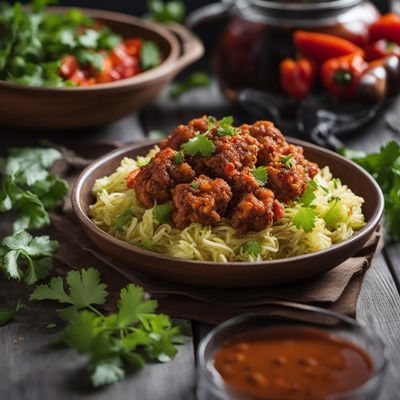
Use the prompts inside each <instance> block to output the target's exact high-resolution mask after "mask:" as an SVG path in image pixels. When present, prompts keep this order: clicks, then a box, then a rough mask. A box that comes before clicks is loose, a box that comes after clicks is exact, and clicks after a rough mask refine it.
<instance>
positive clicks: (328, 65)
mask: <svg viewBox="0 0 400 400" xmlns="http://www.w3.org/2000/svg"><path fill="white" fill-rule="evenodd" d="M367 66H368V64H367V63H366V62H365V60H364V59H363V58H362V57H361V56H360V55H359V54H350V55H348V56H343V57H338V58H332V59H330V60H327V61H325V62H324V64H323V65H322V68H321V80H322V84H323V85H324V87H325V89H327V90H328V91H329V92H330V93H332V94H334V95H336V96H338V97H343V98H349V97H354V96H355V95H356V92H357V85H358V81H359V79H360V77H361V75H362V73H363V72H364V71H365V69H366V68H367Z"/></svg>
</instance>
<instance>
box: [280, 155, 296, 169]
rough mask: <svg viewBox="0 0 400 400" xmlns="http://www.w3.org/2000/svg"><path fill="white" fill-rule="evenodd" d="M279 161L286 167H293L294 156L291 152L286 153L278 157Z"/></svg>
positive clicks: (294, 162) (294, 163)
mask: <svg viewBox="0 0 400 400" xmlns="http://www.w3.org/2000/svg"><path fill="white" fill-rule="evenodd" d="M279 161H280V162H281V163H282V164H283V165H284V166H285V167H286V168H293V167H294V166H295V165H296V159H295V158H294V155H293V154H288V155H287V156H281V157H279Z"/></svg>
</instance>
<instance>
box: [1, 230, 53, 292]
mask: <svg viewBox="0 0 400 400" xmlns="http://www.w3.org/2000/svg"><path fill="white" fill-rule="evenodd" d="M57 247H58V243H57V242H56V241H53V240H50V239H49V237H48V236H39V237H33V236H32V235H31V234H30V233H28V232H26V231H19V232H16V233H14V234H13V235H11V236H7V237H5V238H4V239H3V240H2V242H1V244H0V266H1V267H2V268H3V269H4V272H5V273H6V275H7V276H8V277H9V278H12V279H18V280H21V279H23V280H24V281H25V282H26V283H27V284H28V285H31V284H33V283H35V282H36V281H38V280H39V279H41V278H44V277H45V276H47V275H48V274H49V272H50V271H51V269H52V267H53V263H52V256H53V253H54V252H55V250H56V249H57Z"/></svg>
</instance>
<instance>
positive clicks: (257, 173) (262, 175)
mask: <svg viewBox="0 0 400 400" xmlns="http://www.w3.org/2000/svg"><path fill="white" fill-rule="evenodd" d="M251 173H252V174H253V176H254V178H255V180H256V181H257V183H258V184H259V185H260V186H265V184H266V182H267V180H268V172H267V168H266V167H264V166H260V167H257V168H254V169H253V170H252V171H251Z"/></svg>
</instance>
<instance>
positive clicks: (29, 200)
mask: <svg viewBox="0 0 400 400" xmlns="http://www.w3.org/2000/svg"><path fill="white" fill-rule="evenodd" d="M61 157H62V156H61V153H60V152H59V151H57V150H55V149H51V148H47V149H46V148H32V147H26V148H24V147H23V148H15V149H11V150H10V151H9V155H8V157H7V158H5V159H1V160H0V166H1V172H2V176H3V177H2V182H1V189H0V212H7V211H11V210H16V211H17V212H18V214H19V217H18V218H17V219H16V221H15V222H14V231H18V230H21V229H27V228H31V229H38V228H41V227H43V226H45V225H48V224H49V223H50V221H49V216H48V210H50V209H52V208H53V207H55V206H57V205H59V204H60V203H61V202H62V200H63V198H64V196H65V194H66V193H67V192H68V184H67V182H66V181H65V180H63V179H60V178H58V177H57V176H55V175H53V174H51V173H49V171H48V168H50V167H51V166H52V165H53V164H54V163H55V162H56V161H57V160H59V159H60V158H61Z"/></svg>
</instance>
